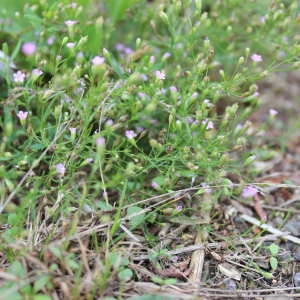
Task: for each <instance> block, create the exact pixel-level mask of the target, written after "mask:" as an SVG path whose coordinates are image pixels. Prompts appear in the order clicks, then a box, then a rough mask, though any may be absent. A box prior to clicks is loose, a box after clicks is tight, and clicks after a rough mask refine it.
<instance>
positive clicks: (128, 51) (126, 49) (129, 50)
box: [124, 47, 133, 55]
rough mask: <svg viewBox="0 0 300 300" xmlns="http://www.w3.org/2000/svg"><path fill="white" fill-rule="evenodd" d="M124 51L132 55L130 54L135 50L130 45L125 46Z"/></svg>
mask: <svg viewBox="0 0 300 300" xmlns="http://www.w3.org/2000/svg"><path fill="white" fill-rule="evenodd" d="M124 53H125V54H126V55H130V54H132V53H133V50H132V49H131V48H129V47H125V49H124Z"/></svg>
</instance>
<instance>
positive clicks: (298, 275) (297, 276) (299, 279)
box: [294, 272, 300, 287]
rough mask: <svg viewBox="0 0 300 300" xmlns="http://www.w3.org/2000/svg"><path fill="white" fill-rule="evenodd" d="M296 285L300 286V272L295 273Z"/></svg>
mask: <svg viewBox="0 0 300 300" xmlns="http://www.w3.org/2000/svg"><path fill="white" fill-rule="evenodd" d="M294 285H295V287H300V272H298V273H295V275H294Z"/></svg>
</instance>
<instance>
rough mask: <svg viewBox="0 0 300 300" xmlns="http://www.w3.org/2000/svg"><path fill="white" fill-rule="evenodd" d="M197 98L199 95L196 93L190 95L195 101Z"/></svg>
mask: <svg viewBox="0 0 300 300" xmlns="http://www.w3.org/2000/svg"><path fill="white" fill-rule="evenodd" d="M198 96H199V94H198V93H197V92H195V93H193V94H192V96H191V97H192V99H196V98H197V97H198Z"/></svg>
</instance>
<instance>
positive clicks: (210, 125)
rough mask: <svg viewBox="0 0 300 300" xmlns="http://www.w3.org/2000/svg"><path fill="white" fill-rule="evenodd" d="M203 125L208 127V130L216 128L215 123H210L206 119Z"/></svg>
mask: <svg viewBox="0 0 300 300" xmlns="http://www.w3.org/2000/svg"><path fill="white" fill-rule="evenodd" d="M202 124H204V125H206V127H205V128H206V129H207V130H209V129H213V128H214V123H213V122H212V121H209V120H208V119H205V120H203V121H202Z"/></svg>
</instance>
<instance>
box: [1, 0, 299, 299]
mask: <svg viewBox="0 0 300 300" xmlns="http://www.w3.org/2000/svg"><path fill="white" fill-rule="evenodd" d="M202 2H203V3H202V4H201V1H192V0H188V1H171V0H170V1H153V2H148V1H145V0H144V1H142V0H141V1H139V0H130V1H129V0H126V1H125V0H111V1H96V0H89V1H85V0H77V1H68V0H64V1H56V0H52V1H44V0H31V1H21V0H16V1H7V0H3V1H2V2H1V4H3V5H2V6H3V7H4V8H3V9H1V15H0V18H1V24H0V41H1V43H2V45H3V46H2V51H3V55H2V56H1V59H0V88H1V91H0V136H1V139H0V197H1V198H0V204H1V206H0V212H1V215H0V219H1V223H3V224H7V225H8V228H7V230H5V231H4V232H3V233H1V236H0V239H1V243H2V244H3V245H7V244H10V243H14V242H16V241H27V242H28V245H30V247H34V246H35V245H37V244H38V243H41V244H38V246H39V247H38V249H39V251H41V249H42V248H43V247H45V248H47V247H48V243H49V244H50V246H49V247H48V248H47V251H49V256H51V259H52V261H51V263H49V269H50V270H51V271H52V272H58V269H59V268H62V266H63V268H65V269H66V270H68V272H70V274H71V273H74V274H75V275H74V276H75V277H76V276H78V278H80V276H81V274H82V270H83V269H84V266H83V264H82V261H81V256H77V255H75V254H74V253H66V249H68V248H69V247H70V243H69V238H73V240H74V237H75V236H76V237H77V235H76V234H77V231H78V230H79V229H78V228H80V231H81V230H85V229H86V227H87V226H89V225H86V224H87V223H86V222H87V221H92V222H94V223H93V225H95V224H96V223H97V222H99V223H100V225H99V226H100V227H97V226H98V225H95V226H96V227H97V228H98V229H99V230H100V231H99V232H101V230H102V229H103V228H102V227H101V226H103V227H104V226H107V228H109V230H108V233H107V235H104V237H103V236H101V237H99V236H98V234H99V235H100V233H99V232H98V231H97V232H96V233H94V232H91V234H92V235H93V234H94V236H93V237H92V238H91V245H92V246H91V247H92V248H93V250H95V251H96V252H97V255H99V257H100V259H99V264H100V265H101V268H100V267H99V269H101V270H100V271H99V273H100V275H99V278H101V279H99V281H97V280H96V279H97V278H96V279H95V282H96V283H95V284H94V285H95V287H93V288H94V290H95V291H94V290H93V291H92V292H91V298H93V297H94V296H95V295H97V293H100V294H101V293H102V294H101V295H104V294H105V293H104V292H103V291H104V290H105V288H106V287H107V286H108V285H109V284H110V279H112V282H114V281H118V282H122V283H124V282H126V281H127V280H132V279H134V276H133V273H132V271H131V270H130V267H129V266H130V265H129V261H128V260H127V259H126V258H125V256H124V255H123V254H116V252H112V253H110V255H108V252H110V251H109V250H111V247H114V246H115V245H114V243H115V242H116V241H119V240H120V238H121V237H122V236H123V234H124V232H122V231H121V229H122V228H121V226H120V224H123V223H124V224H123V225H124V226H125V227H126V228H128V230H129V231H134V230H144V232H146V234H145V235H146V238H148V237H149V236H151V239H153V240H154V239H155V238H156V237H155V236H153V237H152V234H148V228H147V224H151V225H152V224H155V225H156V223H158V222H161V220H164V219H166V218H170V215H171V218H172V217H173V221H174V222H176V223H181V224H184V223H187V220H186V218H185V216H180V215H179V216H177V212H175V213H174V210H175V209H174V207H173V206H172V205H173V203H170V204H169V203H163V204H162V205H158V204H156V203H155V206H152V207H151V212H150V213H151V214H150V213H149V210H147V208H148V207H147V205H148V203H146V202H142V201H141V200H144V199H146V198H149V197H155V196H157V195H158V194H162V193H168V192H171V191H175V190H179V189H183V188H186V187H189V186H191V185H194V186H196V185H198V186H199V191H198V194H200V195H202V194H204V193H206V192H207V190H208V189H209V185H218V186H223V188H222V189H220V190H219V191H218V193H219V194H217V195H214V196H215V198H217V196H222V195H226V196H227V197H229V196H230V195H231V194H232V193H234V192H235V190H234V187H232V185H231V182H230V180H229V179H228V178H226V174H228V172H233V173H239V172H240V171H242V170H243V168H247V167H248V166H249V165H251V164H252V163H253V161H254V156H253V155H252V153H251V154H250V153H248V152H247V151H246V150H245V149H246V145H247V141H248V139H249V138H251V132H252V131H253V130H251V129H252V128H251V124H250V123H248V122H247V117H248V116H249V114H250V113H251V112H252V111H254V110H255V109H256V108H257V106H258V104H259V96H258V93H257V92H258V91H257V88H258V87H257V85H256V83H257V82H258V81H259V80H260V79H262V78H264V77H265V76H266V75H267V74H268V73H270V72H272V71H276V70H280V69H281V68H297V67H299V51H300V46H299V36H298V32H299V30H298V27H299V24H298V22H299V20H298V19H297V14H298V13H299V9H298V7H297V1H286V2H285V3H281V2H280V1H268V0H266V1H262V3H259V4H258V3H257V1H256V2H255V1H248V2H245V1H244V2H241V1H237V0H235V1H233V0H232V1H221V0H219V1H218V0H217V1H202ZM68 21H69V22H68ZM70 21H71V22H70ZM72 21H73V22H72ZM262 36H263V37H264V38H263V39H262V38H261V37H262ZM28 42H31V43H33V44H34V46H35V47H36V48H34V49H33V53H31V54H30V53H28V48H27V50H26V47H25V46H27V47H28V46H29V48H30V47H31V46H32V44H26V43H28ZM24 47H25V50H24ZM29 50H30V49H29ZM31 50H32V49H31ZM31 50H30V51H31ZM26 51H27V53H26ZM30 51H29V52H30ZM253 55H256V56H254V58H253ZM21 112H23V114H22V113H21ZM24 112H25V113H27V112H28V115H26V117H24ZM20 113H21V115H20ZM22 116H23V117H22ZM237 151H239V152H237ZM241 168H242V170H241ZM200 185H201V186H202V188H200ZM211 192H212V193H214V190H213V189H211ZM154 199H155V198H154ZM138 201H141V202H139V203H138V204H137V203H136V202H138ZM203 207H204V206H203ZM191 209H192V206H191V207H187V211H189V210H191ZM170 212H171V213H170ZM135 214H137V215H135ZM174 215H176V217H174ZM130 216H131V217H130ZM128 217H129V221H128V222H127V219H128ZM189 221H191V220H189ZM147 222H148V223H147ZM196 222H197V221H195V220H192V223H193V225H195V223H196ZM189 224H190V223H189ZM45 227H47V230H46V231H45V232H44V231H43V234H41V233H40V232H36V231H38V228H43V229H45ZM48 227H49V228H48ZM125 227H123V228H125ZM82 228H85V229H82ZM87 230H88V229H87ZM149 231H150V230H149ZM138 233H139V234H141V232H138ZM126 234H128V232H127V233H126ZM44 235H45V236H44ZM62 235H63V237H62ZM62 238H65V240H64V243H62V244H63V246H58V245H56V244H55V243H54V244H52V243H51V242H52V241H53V240H55V239H62ZM149 240H150V237H149ZM33 245H34V246H33ZM89 246H90V245H89ZM89 250H90V249H89ZM24 251H25V250H24ZM26 251H27V250H26ZM26 251H25V252H26ZM6 252H7V256H9V258H10V261H11V263H10V266H9V268H8V272H12V274H15V275H16V276H17V277H21V279H23V277H26V276H27V270H26V269H25V268H24V266H23V265H22V264H21V263H19V258H18V255H21V256H22V254H20V253H15V252H14V251H11V250H6ZM270 252H271V257H272V259H271V260H272V262H271V261H270V264H271V266H272V268H273V270H275V269H276V268H277V263H276V262H275V260H276V256H277V253H276V248H275V247H274V246H272V247H270ZM277 252H278V251H277ZM104 253H105V254H104ZM152 256H153V257H151V259H152V261H153V263H155V264H156V263H157V264H158V263H159V259H160V256H167V255H166V251H165V250H161V251H157V252H156V253H154V254H153V255H152ZM100 262H101V263H100ZM85 267H87V266H85ZM30 271H32V270H30ZM32 272H35V271H34V270H33V271H32ZM268 274H269V273H268ZM39 276H40V275H39ZM266 276H268V275H266ZM77 280H78V281H80V280H79V279H77ZM154 281H155V282H157V283H159V284H170V283H172V282H173V279H161V278H156V279H154ZM12 286H13V282H11V281H9V282H8V283H7V285H4V287H1V289H2V288H4V289H5V290H7V289H9V288H11V287H12ZM24 286H25V287H24ZM24 286H23V287H22V288H21V287H20V288H19V287H17V288H16V289H17V292H15V293H14V294H13V295H10V296H11V298H10V299H14V297H15V299H18V297H19V298H20V297H22V296H23V295H27V296H28V295H29V296H28V297H27V298H28V299H29V298H30V297H31V298H32V299H46V298H47V296H45V295H44V291H45V290H47V289H49V290H51V289H52V287H51V278H49V277H48V276H46V275H41V276H40V277H39V278H38V279H37V280H35V281H34V282H32V283H30V284H26V283H24ZM1 291H2V290H1ZM99 291H100V292H99ZM77 292H78V291H76V288H74V291H72V293H74V295H75V298H76V295H77V294H76V293H77ZM93 293H94V294H95V295H94V294H93ZM49 294H51V293H49ZM77 296H78V295H77ZM31 298H30V299H31ZM94 298H96V296H95V297H94Z"/></svg>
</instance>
